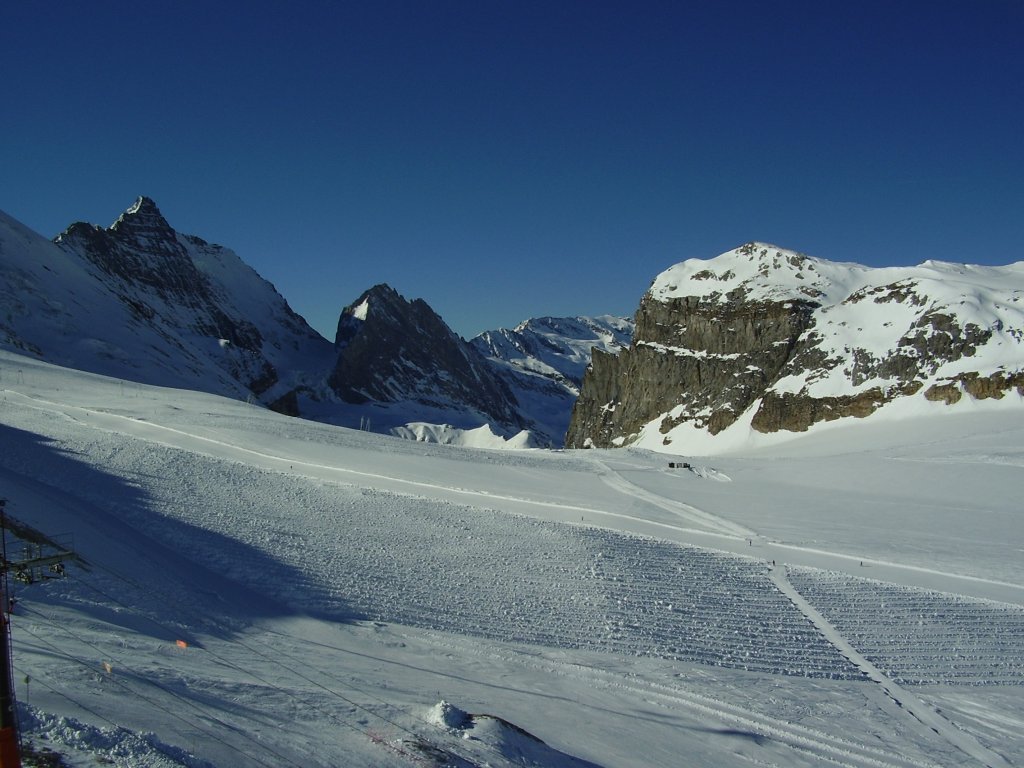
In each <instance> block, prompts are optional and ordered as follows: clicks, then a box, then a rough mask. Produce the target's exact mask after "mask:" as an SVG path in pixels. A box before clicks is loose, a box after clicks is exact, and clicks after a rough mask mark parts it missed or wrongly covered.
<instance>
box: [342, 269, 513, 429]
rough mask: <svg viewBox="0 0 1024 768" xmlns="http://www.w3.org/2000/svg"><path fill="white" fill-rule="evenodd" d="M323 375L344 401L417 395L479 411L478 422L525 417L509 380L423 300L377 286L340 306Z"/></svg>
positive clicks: (433, 403) (503, 423)
mask: <svg viewBox="0 0 1024 768" xmlns="http://www.w3.org/2000/svg"><path fill="white" fill-rule="evenodd" d="M335 347H336V349H337V362H336V364H335V366H334V369H333V370H332V372H331V374H330V376H329V379H328V382H329V384H330V386H331V388H332V389H333V390H334V392H335V393H336V394H337V395H338V396H339V397H340V398H342V399H343V400H345V401H346V402H349V403H357V404H358V403H367V402H371V401H373V402H378V403H398V402H414V403H419V404H422V405H424V406H428V407H431V408H437V409H439V410H449V411H451V410H459V409H461V410H463V411H467V412H470V413H475V414H477V415H478V416H479V417H480V419H479V420H478V422H477V425H479V424H482V423H484V422H488V423H492V424H496V425H498V426H500V427H503V428H505V429H506V430H509V431H513V432H518V431H519V430H521V429H523V428H526V427H528V426H529V425H528V423H527V422H526V420H525V419H524V418H523V417H522V415H521V414H520V413H519V411H518V404H517V402H516V400H515V397H514V396H513V394H512V392H511V391H510V390H509V388H508V386H507V385H506V384H505V383H504V382H503V381H502V380H501V379H500V377H498V376H497V375H496V374H495V373H494V372H493V370H492V369H491V367H490V366H489V365H488V364H487V361H486V360H485V359H484V358H483V356H482V355H480V353H479V352H477V350H476V349H475V348H474V347H473V346H471V345H470V344H469V343H468V342H466V341H463V340H462V338H460V337H459V336H457V335H456V334H455V333H454V332H453V331H452V330H451V329H450V328H449V327H448V326H447V325H446V324H445V323H444V321H443V320H442V319H441V318H440V317H439V316H438V315H437V314H436V313H435V312H434V311H433V310H432V309H431V308H430V307H429V305H427V303H426V302H425V301H423V300H422V299H416V300H414V301H411V302H410V301H406V299H404V298H403V297H402V296H400V295H399V294H398V292H397V291H395V290H394V289H393V288H391V287H390V286H387V285H377V286H375V287H373V288H371V289H370V290H368V291H366V292H365V293H364V294H363V295H362V296H360V297H359V298H358V299H357V300H356V301H355V302H353V303H352V304H351V305H349V306H347V307H345V309H344V310H343V311H342V313H341V318H340V319H339V321H338V332H337V335H336V338H335Z"/></svg>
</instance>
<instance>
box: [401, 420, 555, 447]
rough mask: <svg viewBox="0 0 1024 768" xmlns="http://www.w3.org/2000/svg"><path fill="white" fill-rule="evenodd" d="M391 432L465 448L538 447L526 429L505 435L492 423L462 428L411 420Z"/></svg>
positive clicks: (425, 441)
mask: <svg viewBox="0 0 1024 768" xmlns="http://www.w3.org/2000/svg"><path fill="white" fill-rule="evenodd" d="M391 434H392V435H395V436H396V437H401V438H403V439H405V440H413V441H415V442H418V443H438V444H440V445H459V446H463V447H465V448H511V449H522V448H536V447H537V446H536V444H535V443H534V440H533V436H532V435H531V434H530V433H529V432H528V431H526V430H523V431H521V432H519V433H518V434H515V435H512V436H511V437H503V436H502V435H499V434H495V433H494V431H493V430H492V429H491V425H490V424H483V425H481V426H479V427H477V428H475V429H460V428H459V427H454V426H452V425H451V424H427V423H426V422H422V421H417V422H410V423H409V424H405V425H403V426H400V427H395V428H394V429H392V430H391Z"/></svg>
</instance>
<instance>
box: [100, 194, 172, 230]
mask: <svg viewBox="0 0 1024 768" xmlns="http://www.w3.org/2000/svg"><path fill="white" fill-rule="evenodd" d="M124 227H128V228H129V229H132V230H135V229H148V230H166V231H173V229H172V227H171V225H170V224H168V223H167V219H165V218H164V215H163V214H162V213H160V209H159V208H157V206H156V203H155V202H154V201H153V198H151V197H146V196H145V195H140V196H139V197H138V198H137V199H136V200H135V202H134V203H133V204H132V205H131V207H129V208H128V210H126V211H125V212H124V213H122V214H121V215H120V216H118V218H117V221H115V222H114V223H113V224H112V225H111V226H110V229H112V230H120V229H122V228H124Z"/></svg>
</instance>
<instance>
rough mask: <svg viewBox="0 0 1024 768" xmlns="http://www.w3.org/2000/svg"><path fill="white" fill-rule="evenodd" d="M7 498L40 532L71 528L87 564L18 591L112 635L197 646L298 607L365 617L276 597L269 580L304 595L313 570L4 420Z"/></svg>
mask: <svg viewBox="0 0 1024 768" xmlns="http://www.w3.org/2000/svg"><path fill="white" fill-rule="evenodd" d="M0 498H6V499H8V503H7V511H8V514H10V515H11V516H13V517H15V518H17V519H18V520H20V521H21V522H24V523H26V524H28V525H30V526H32V527H34V528H36V529H38V530H39V531H41V532H42V533H44V534H46V535H48V536H51V537H53V536H54V535H59V534H68V533H70V534H71V535H72V536H73V542H74V549H75V551H76V553H77V554H78V555H79V556H80V557H81V558H82V559H83V561H84V562H81V563H71V564H70V565H69V566H68V568H67V576H66V577H65V578H64V579H61V580H59V581H51V582H42V583H38V584H33V585H30V586H25V587H19V589H18V590H17V593H18V594H20V595H21V596H22V597H23V598H24V599H25V600H26V602H28V601H33V602H35V603H37V604H50V605H53V606H58V605H64V606H67V607H70V608H73V609H74V610H76V611H79V612H81V613H84V614H86V615H89V616H91V617H93V618H94V619H96V620H97V621H101V622H104V623H106V624H109V625H111V627H112V631H116V629H117V628H121V629H123V630H125V631H126V632H131V633H140V634H142V635H146V636H150V637H153V638H155V639H159V640H162V641H168V642H170V643H174V642H175V641H176V640H184V641H186V642H188V643H190V644H191V643H195V642H197V641H196V640H195V634H198V633H207V634H209V635H212V636H216V637H223V638H228V637H231V636H232V635H234V634H235V632H236V631H237V630H240V629H241V628H243V627H244V626H246V625H247V624H249V623H251V622H252V621H254V620H257V619H261V618H270V617H280V616H289V615H295V614H296V613H300V612H301V613H303V614H304V615H315V616H316V618H323V619H326V620H330V621H335V622H339V621H341V622H344V621H349V620H354V619H356V618H357V617H356V616H353V614H352V612H351V611H350V610H349V609H348V608H347V606H345V605H344V604H341V603H339V602H338V601H335V600H332V605H331V606H330V609H329V611H320V612H318V613H319V615H316V614H314V613H312V612H310V611H308V610H305V609H303V610H298V609H296V608H294V607H292V606H290V605H287V604H285V603H284V602H282V601H281V600H275V599H274V598H272V597H271V596H270V595H269V592H268V590H266V589H265V588H264V585H270V584H276V585H282V584H284V585H296V587H295V590H294V591H295V593H296V594H297V595H301V590H302V585H303V584H305V582H306V579H307V577H306V575H304V574H303V573H302V572H301V571H299V570H297V569H295V568H293V567H291V566H290V565H287V564H285V563H282V562H280V561H279V560H276V559H274V558H273V557H272V556H271V555H270V554H268V553H267V552H264V551H261V550H259V549H257V548H255V547H252V546H250V545H248V544H246V543H244V542H242V541H239V540H237V539H233V538H230V537H228V536H225V535H223V534H221V533H218V532H216V531H210V530H206V529H203V528H200V527H197V526H195V525H192V524H191V523H188V522H185V521H181V520H177V519H174V518H173V517H169V516H167V515H165V514H161V513H160V512H159V511H158V510H157V509H156V508H155V507H156V504H155V503H154V499H153V498H152V497H151V496H150V495H149V494H148V493H147V492H146V491H145V490H144V489H142V488H140V487H138V486H136V485H133V484H132V483H131V482H129V481H127V480H126V479H125V478H123V477H120V476H117V475H114V474H110V473H107V472H104V471H102V470H100V469H98V468H96V467H95V466H92V465H91V464H89V463H88V462H86V461H82V460H80V459H79V458H77V457H76V455H75V454H74V453H73V452H70V451H68V450H66V449H64V448H62V447H61V446H60V445H59V444H57V443H56V442H55V441H53V440H51V439H49V438H47V437H45V436H42V435H39V434H36V433H34V432H28V431H25V430H21V429H18V428H15V427H10V426H7V425H4V424H0ZM182 503H183V504H201V503H202V499H200V498H195V499H186V500H182ZM8 542H9V546H11V547H12V549H11V551H9V553H8V555H9V558H10V559H12V560H13V559H16V558H17V554H18V546H19V545H18V544H17V543H16V542H15V543H14V544H13V545H12V544H11V543H10V542H12V538H11V536H10V534H8ZM239 563H244V564H245V566H244V569H243V570H242V573H241V576H242V578H241V579H239V578H237V576H236V575H234V574H232V573H231V572H232V571H233V570H237V567H236V566H237V564H239ZM277 591H278V592H284V591H285V590H284V589H279V590H277ZM16 613H17V610H16Z"/></svg>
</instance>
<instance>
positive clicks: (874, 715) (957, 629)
mask: <svg viewBox="0 0 1024 768" xmlns="http://www.w3.org/2000/svg"><path fill="white" fill-rule="evenodd" d="M983 405H984V404H978V405H977V406H976V407H973V408H971V409H964V410H962V411H961V412H958V413H954V414H946V416H945V417H944V418H921V417H918V416H912V415H907V416H906V418H902V419H900V420H892V419H890V420H888V421H885V420H878V421H876V422H874V423H871V422H858V423H856V424H854V425H850V426H849V427H848V428H847V427H842V426H839V427H836V426H830V427H829V428H828V429H822V430H816V431H812V433H810V434H809V435H806V436H803V437H801V438H800V439H797V440H792V441H790V442H787V443H785V444H782V445H777V446H774V447H771V448H764V449H760V450H758V451H755V450H753V449H749V450H748V452H747V453H746V454H743V455H741V454H738V453H732V454H726V455H720V456H716V457H714V458H713V459H701V458H699V457H693V456H689V457H672V456H665V455H663V454H661V455H658V454H649V453H645V452H639V451H619V452H616V451H578V452H549V451H536V450H503V451H494V450H484V449H471V448H464V447H462V448H460V447H455V446H443V445H436V444H428V443H417V442H412V441H409V440H400V439H396V438H388V437H383V436H380V435H372V434H368V433H363V432H356V431H350V430H344V429H339V428H334V427H330V426H326V425H323V424H315V423H310V422H305V421H300V420H295V419H288V418H286V417H283V416H280V415H277V414H274V413H270V412H267V411H263V410H260V409H258V408H255V407H253V406H249V405H246V404H244V403H241V402H234V401H231V400H225V399H220V398H216V397H212V396H208V395H202V394H196V393H191V392H185V391H181V390H170V389H159V388H150V387H144V386H141V385H138V384H129V383H123V382H120V381H117V380H113V379H104V378H102V377H97V376H91V375H87V374H81V373H75V372H71V371H67V370H63V369H59V368H53V367H49V366H46V365H43V364H39V363H35V362H33V361H31V360H29V359H27V358H23V357H18V356H15V355H11V354H6V353H4V354H0V496H3V497H5V498H7V499H8V500H9V501H8V512H9V513H10V514H11V515H12V516H14V517H16V518H18V519H19V520H22V521H24V522H26V523H28V524H30V525H32V526H34V527H36V528H38V529H41V530H43V531H44V532H46V533H48V534H50V535H52V536H54V537H56V539H57V541H58V542H68V541H72V539H71V538H68V536H70V537H73V545H74V548H75V549H76V550H77V551H78V552H79V553H80V555H81V557H82V558H83V559H84V561H85V562H84V563H80V564H74V563H73V564H70V565H69V567H68V575H67V577H66V578H64V579H60V580H52V581H49V582H46V583H37V584H34V585H32V586H24V585H20V584H19V585H17V587H16V595H17V598H18V603H17V605H16V608H15V612H14V615H13V617H12V626H13V637H14V660H15V682H16V687H17V691H18V695H19V698H20V700H21V705H22V709H23V725H24V728H25V730H26V735H27V737H28V739H29V740H30V741H31V742H32V743H34V744H35V745H36V747H37V748H50V749H54V750H56V751H58V752H62V753H64V754H65V755H66V758H65V759H66V761H67V764H69V765H74V766H86V765H95V764H96V758H97V757H98V756H102V757H103V758H104V759H109V760H111V761H113V764H115V765H124V766H128V765H131V766H182V765H187V766H220V767H221V768H227V767H228V766H266V765H273V766H289V765H294V766H337V765H346V766H363V765H365V766H393V765H430V766H434V765H438V766H439V765H456V766H472V765H479V766H484V765H489V766H507V765H533V766H607V767H609V768H610V767H611V766H677V765H687V766H731V765H744V766H745V765H750V764H755V765H777V766H811V765H846V766H930V765H943V766H945V765H993V766H996V765H1013V764H1020V763H1021V762H1022V761H1024V745H1022V743H1021V741H1022V740H1021V739H1020V737H1019V734H1020V733H1022V732H1024V520H1022V517H1021V515H1022V512H1021V509H1020V502H1019V499H1020V491H1021V489H1022V488H1024V483H1022V472H1024V425H1022V422H1021V419H1020V416H1019V414H1020V411H1019V410H1012V409H1010V408H1009V407H1008V405H1007V403H1006V402H1003V403H1001V404H999V405H998V406H997V407H993V408H986V407H982V406H983ZM669 461H671V462H673V463H674V464H676V466H675V467H673V468H669V466H668V463H669ZM9 542H10V543H9V549H8V556H9V558H10V559H17V558H18V557H20V556H21V553H22V550H21V545H20V544H19V543H17V542H15V541H14V540H13V539H10V537H9ZM773 563H774V565H773ZM178 641H181V644H179V643H178ZM26 678H28V683H27V684H26ZM26 707H27V708H28V709H26ZM29 710H31V712H29ZM460 713H461V714H460Z"/></svg>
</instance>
